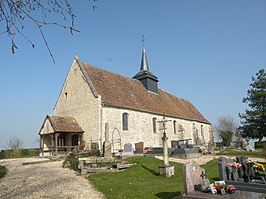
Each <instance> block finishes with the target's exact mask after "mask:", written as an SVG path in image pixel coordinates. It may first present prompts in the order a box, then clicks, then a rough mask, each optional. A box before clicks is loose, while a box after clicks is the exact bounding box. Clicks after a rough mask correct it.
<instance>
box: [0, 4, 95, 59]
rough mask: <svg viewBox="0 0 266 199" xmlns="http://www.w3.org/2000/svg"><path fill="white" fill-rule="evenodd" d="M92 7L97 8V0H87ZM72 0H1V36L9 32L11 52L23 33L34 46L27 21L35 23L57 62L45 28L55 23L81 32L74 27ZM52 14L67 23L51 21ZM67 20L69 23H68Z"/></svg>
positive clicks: (72, 30)
mask: <svg viewBox="0 0 266 199" xmlns="http://www.w3.org/2000/svg"><path fill="white" fill-rule="evenodd" d="M87 1H88V2H89V3H90V4H91V5H92V8H93V9H95V8H96V5H95V3H96V1H97V0H87ZM74 2H75V3H76V1H73V2H71V0H0V27H1V28H2V30H1V29H0V36H1V35H3V34H7V36H8V37H9V38H10V41H11V52H12V53H15V49H18V46H17V44H16V40H15V38H16V36H17V35H21V36H22V37H23V38H24V39H25V40H26V41H27V42H28V43H29V44H30V45H31V46H32V47H33V48H34V47H35V44H34V42H33V41H32V40H31V39H30V38H29V37H28V36H27V35H26V34H25V33H24V26H25V22H26V21H29V22H31V23H33V24H34V25H35V26H36V27H37V29H38V31H39V33H40V35H41V38H42V40H43V42H44V44H45V46H46V47H47V49H48V51H49V54H50V56H51V58H52V60H53V61H54V62H55V59H54V57H53V54H52V51H51V49H50V47H49V45H48V42H47V39H46V37H45V34H44V32H43V28H44V27H47V26H48V25H54V26H57V27H61V28H64V29H69V30H70V33H71V34H73V32H79V30H77V29H75V28H74V21H75V18H76V16H75V14H74V12H73V9H72V6H71V4H72V3H74ZM52 14H56V15H59V16H60V17H61V18H62V19H63V21H65V22H66V23H64V22H63V23H60V22H57V21H53V20H52V21H50V18H51V17H49V16H50V15H52ZM67 21H69V22H68V24H67Z"/></svg>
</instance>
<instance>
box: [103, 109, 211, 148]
mask: <svg viewBox="0 0 266 199" xmlns="http://www.w3.org/2000/svg"><path fill="white" fill-rule="evenodd" d="M123 113H128V130H122V114H123ZM153 118H156V119H157V123H156V132H153V122H152V120H153ZM167 119H168V120H171V121H170V122H168V123H167V125H166V128H167V130H166V133H167V136H168V146H169V147H170V146H171V140H179V139H193V133H192V132H193V129H195V128H196V129H198V135H199V139H201V140H203V138H202V137H204V140H205V141H206V143H207V142H208V141H209V140H210V135H209V134H210V132H209V130H210V127H211V126H210V124H205V123H200V122H196V121H188V120H184V119H179V118H171V117H167ZM160 120H162V116H161V115H156V114H150V113H145V112H139V111H135V110H130V109H122V108H114V107H103V110H102V122H103V124H104V123H106V122H108V123H109V133H110V136H109V137H110V141H112V136H113V135H112V134H114V137H115V139H116V138H117V136H119V135H118V132H119V133H120V136H121V142H122V146H123V145H124V144H126V143H131V144H132V146H135V145H134V144H135V143H137V142H144V147H158V146H161V147H162V140H161V137H162V133H163V132H162V130H159V129H161V128H162V126H161V125H160V123H158V121H160ZM174 121H175V122H174ZM174 124H175V125H176V131H174ZM179 125H182V127H183V131H180V129H179ZM201 130H202V131H201ZM102 131H104V126H103V127H102ZM181 134H183V135H181ZM202 135H203V136H202ZM103 140H104V137H103ZM192 142H193V143H195V140H192Z"/></svg>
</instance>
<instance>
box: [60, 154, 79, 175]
mask: <svg viewBox="0 0 266 199" xmlns="http://www.w3.org/2000/svg"><path fill="white" fill-rule="evenodd" d="M78 163H79V162H78V156H77V155H76V154H74V153H70V154H69V155H67V156H66V159H65V161H64V162H63V167H68V168H70V169H72V170H74V171H78V170H79V169H78Z"/></svg>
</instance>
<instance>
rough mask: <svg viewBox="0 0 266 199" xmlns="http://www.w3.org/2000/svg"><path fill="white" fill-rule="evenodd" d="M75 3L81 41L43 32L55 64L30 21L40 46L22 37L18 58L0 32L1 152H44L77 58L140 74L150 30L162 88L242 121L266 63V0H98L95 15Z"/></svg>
mask: <svg viewBox="0 0 266 199" xmlns="http://www.w3.org/2000/svg"><path fill="white" fill-rule="evenodd" d="M72 2H75V5H74V6H73V9H74V12H75V14H76V16H77V18H76V21H75V27H76V28H77V29H79V30H80V33H77V34H74V35H73V36H72V35H71V34H70V32H69V31H68V30H63V29H59V28H57V27H53V26H50V27H47V28H45V30H44V32H45V34H46V37H47V40H48V42H49V45H50V47H51V49H52V52H53V55H54V57H55V60H56V63H55V64H54V63H53V62H52V60H51V58H50V57H49V54H48V51H47V49H46V47H45V45H44V43H43V42H42V40H41V37H40V34H39V33H38V31H37V29H36V28H35V27H34V26H33V25H32V24H31V23H29V22H27V21H26V24H25V28H24V30H25V33H26V34H27V35H28V36H29V37H30V38H31V39H32V40H33V41H34V43H35V45H36V47H35V48H34V49H32V47H31V45H30V44H28V43H27V42H26V41H25V40H23V39H22V38H21V37H19V36H17V37H16V41H17V45H18V50H17V51H16V53H15V54H14V55H12V54H11V45H10V40H9V39H8V37H7V36H6V35H3V34H2V35H0V44H1V46H0V53H1V58H0V69H1V73H0V74H1V78H0V90H1V94H0V96H1V97H0V110H1V112H0V113H1V114H0V149H1V148H3V147H4V145H5V143H6V140H7V139H8V138H9V137H12V136H14V135H15V136H17V137H19V138H21V139H23V142H24V146H25V147H33V146H38V142H36V140H38V132H39V129H40V127H41V125H42V122H43V120H44V118H45V116H46V114H51V113H53V107H54V105H55V102H56V100H57V97H58V95H59V92H60V90H61V88H62V85H63V82H64V79H65V77H66V75H67V72H68V70H69V67H70V64H71V62H72V59H73V57H74V55H75V54H77V55H78V57H79V59H80V60H81V61H84V62H86V63H89V64H92V65H95V66H99V67H102V68H104V69H106V70H110V71H113V72H116V73H119V74H122V75H125V76H129V77H132V76H134V75H135V74H136V73H137V72H138V70H139V66H140V61H141V49H142V43H141V35H142V34H145V39H146V40H145V48H146V52H147V57H148V63H149V67H150V70H151V71H152V72H153V73H154V74H155V75H157V76H158V78H159V87H160V88H161V89H163V90H165V91H167V92H169V93H171V94H174V95H176V96H179V97H182V98H185V99H188V100H189V101H190V102H192V103H193V104H194V105H195V106H196V107H197V108H198V109H199V111H201V113H202V114H203V115H204V116H205V117H206V118H207V119H208V120H209V121H210V122H211V123H213V124H215V123H216V122H217V118H218V117H220V116H232V117H233V118H235V120H236V122H239V118H238V113H242V112H243V111H244V110H245V109H246V107H247V106H246V105H245V104H243V103H242V98H243V97H246V94H247V90H248V89H249V84H250V83H251V76H255V74H256V72H258V70H259V69H262V68H265V66H266V56H265V52H266V1H263V0H253V1H249V0H234V1H231V0H223V1H221V0H220V1H218V0H217V1H213V0H183V1H181V0H172V1H170V0H167V1H164V0H145V1H143V0H134V1H133V0H132V1H123V0H114V1H107V0H98V1H97V4H96V5H97V9H96V10H95V11H93V10H92V8H91V7H90V5H89V3H88V1H87V0H82V1H81V0H80V1H79V3H77V2H76V1H72ZM53 17H54V16H52V18H53ZM53 19H54V20H56V19H57V18H53ZM3 27H4V26H3V24H1V25H0V28H1V29H3Z"/></svg>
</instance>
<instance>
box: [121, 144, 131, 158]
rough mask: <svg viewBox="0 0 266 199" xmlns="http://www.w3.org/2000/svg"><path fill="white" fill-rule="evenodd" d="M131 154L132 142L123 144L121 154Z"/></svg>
mask: <svg viewBox="0 0 266 199" xmlns="http://www.w3.org/2000/svg"><path fill="white" fill-rule="evenodd" d="M133 154H134V153H133V148H132V144H130V143H127V144H125V145H124V150H123V153H122V156H130V155H133Z"/></svg>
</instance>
